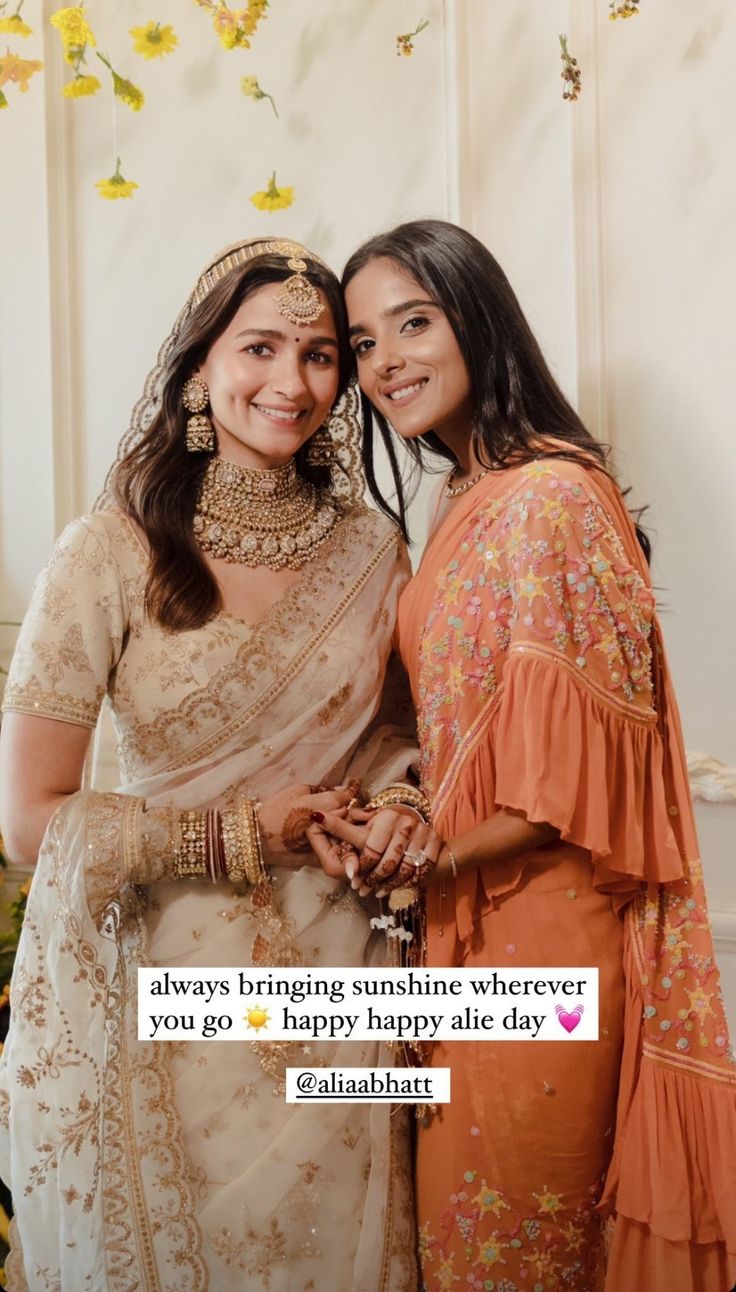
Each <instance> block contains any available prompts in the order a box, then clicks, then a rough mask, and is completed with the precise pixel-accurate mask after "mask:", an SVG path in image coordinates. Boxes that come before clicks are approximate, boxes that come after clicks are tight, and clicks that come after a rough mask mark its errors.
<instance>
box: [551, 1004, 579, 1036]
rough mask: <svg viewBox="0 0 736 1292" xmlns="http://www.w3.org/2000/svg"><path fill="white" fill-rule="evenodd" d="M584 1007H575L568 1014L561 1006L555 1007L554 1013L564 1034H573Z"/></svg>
mask: <svg viewBox="0 0 736 1292" xmlns="http://www.w3.org/2000/svg"><path fill="white" fill-rule="evenodd" d="M583 1009H584V1006H582V1005H576V1006H575V1008H574V1009H573V1010H572V1011H571V1012H570V1013H569V1014H568V1012H567V1010H566V1009H565V1008H564V1006H563V1005H555V1013H556V1014H557V1017H558V1019H559V1021H560V1022H561V1023H562V1026H563V1027H564V1029H565V1031H566V1032H574V1031H575V1028H576V1027H577V1025H578V1023H579V1022H580V1020H581V1018H582V1016H583Z"/></svg>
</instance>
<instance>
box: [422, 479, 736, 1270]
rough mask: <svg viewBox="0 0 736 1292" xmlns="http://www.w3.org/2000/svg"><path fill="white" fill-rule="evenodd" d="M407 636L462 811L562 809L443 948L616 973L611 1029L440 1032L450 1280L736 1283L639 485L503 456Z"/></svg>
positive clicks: (695, 912) (688, 831)
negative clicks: (496, 1036) (628, 497)
mask: <svg viewBox="0 0 736 1292" xmlns="http://www.w3.org/2000/svg"><path fill="white" fill-rule="evenodd" d="M399 642H400V649H401V654H402V656H403V658H404V662H405V664H406V666H407V669H408V671H409V674H410V678H411V682H412V689H413V693H414V699H415V703H416V707H417V712H418V716H419V731H420V740H421V745H422V778H423V783H424V787H425V789H426V790H427V793H428V794H429V797H430V800H431V801H432V804H433V812H434V820H435V823H436V827H437V829H438V831H439V833H440V834H441V835H442V836H443V837H448V838H449V837H451V836H453V835H457V834H461V833H462V832H463V831H465V830H468V829H470V828H471V827H473V826H474V825H476V824H477V823H478V822H480V821H483V820H485V819H487V818H488V817H490V816H492V815H493V813H494V812H495V811H496V810H498V808H500V807H506V808H509V809H512V810H517V811H520V812H522V813H523V814H524V815H525V816H526V817H527V818H528V819H529V820H530V821H546V822H549V823H551V824H552V825H554V826H555V827H556V828H557V829H558V830H559V831H560V842H559V844H556V845H554V846H552V847H546V848H543V849H539V850H537V851H535V852H531V853H528V854H525V855H522V856H519V857H516V858H513V859H512V860H510V861H506V862H503V863H498V864H494V863H490V862H489V863H488V864H487V865H486V866H483V867H480V868H479V869H475V870H472V871H469V872H466V873H464V874H461V876H460V878H459V880H458V882H457V884H456V885H452V884H450V885H448V886H447V888H446V894H445V896H444V898H443V897H442V896H441V892H440V890H439V888H438V887H437V886H435V887H434V888H433V889H432V890H430V894H429V898H428V962H429V964H430V965H442V964H444V965H449V964H458V965H459V964H463V965H468V966H472V965H480V964H486V965H504V966H513V965H519V966H522V965H544V966H556V965H559V966H564V965H571V966H573V965H581V966H584V965H597V966H598V968H599V973H600V998H599V1008H600V1039H599V1040H598V1041H597V1042H581V1043H579V1044H578V1045H574V1044H570V1043H568V1042H560V1043H557V1042H540V1043H538V1044H529V1043H527V1044H524V1043H518V1042H505V1043H503V1044H494V1043H493V1042H479V1043H470V1042H456V1043H452V1044H450V1045H449V1046H448V1045H443V1044H437V1045H436V1046H435V1047H434V1053H433V1056H432V1060H431V1061H432V1063H433V1064H435V1065H437V1066H451V1067H452V1070H453V1101H452V1104H451V1105H449V1106H447V1107H445V1108H444V1109H443V1110H441V1112H440V1113H438V1114H437V1115H436V1116H435V1117H434V1118H433V1119H432V1121H431V1123H430V1125H429V1127H428V1128H426V1129H423V1130H422V1131H421V1132H420V1135H419V1148H418V1167H417V1174H418V1179H417V1196H418V1210H419V1223H420V1227H421V1233H422V1264H423V1271H424V1279H425V1286H426V1288H427V1289H428V1292H435V1290H436V1289H453V1288H457V1289H458V1290H459V1289H460V1288H462V1289H465V1288H466V1287H469V1288H476V1289H489V1290H490V1289H492V1290H493V1292H522V1290H528V1292H547V1289H553V1290H558V1292H560V1290H562V1289H571V1290H572V1292H600V1290H601V1289H603V1288H604V1287H605V1290H606V1292H624V1290H626V1292H629V1290H631V1292H665V1289H666V1290H667V1292H728V1289H730V1288H731V1286H732V1284H733V1283H734V1282H735V1281H736V1067H734V1063H733V1056H732V1054H731V1052H730V1050H729V1046H728V1037H727V1031H726V1024H725V1017H724V1011H723V1004H722V999H721V996H720V991H719V987H718V971H717V968H716V966H715V962H714V959H713V947H712V940H711V936H710V929H709V925H708V917H707V911H706V907H705V897H704V893H703V887H702V874H701V871H700V866H699V862H698V861H697V843H696V837H695V830H694V825H693V819H692V806H691V803H690V798H689V790H688V784H687V773H686V768H685V761H684V752H683V746H682V736H681V732H680V726H679V719H678V715H677V709H676V705H675V700H674V696H673V694H672V690H671V686H670V683H669V678H668V673H667V665H666V660H665V657H664V653H663V650H662V646H661V640H660V635H659V628H658V624H657V620H656V615H655V607H654V597H653V594H652V590H651V584H650V581H649V574H648V570H647V567H646V563H645V561H644V559H643V556H642V553H641V550H640V548H639V546H638V543H637V540H636V535H635V532H634V529H633V526H632V523H631V519H630V517H629V514H628V512H627V510H626V507H625V505H624V503H623V500H622V498H621V495H620V493H619V491H618V490H617V489H616V487H615V485H614V484H613V483H612V482H611V481H610V480H609V478H608V477H607V476H606V475H605V474H604V473H603V472H601V471H600V470H597V469H593V468H586V467H585V466H584V465H583V464H582V463H573V462H569V461H566V460H562V459H558V458H554V457H545V458H541V459H540V460H538V461H535V462H532V463H527V464H526V465H523V466H517V467H513V468H507V469H506V470H503V471H498V472H492V473H490V474H488V475H487V476H485V477H484V478H483V480H482V481H481V482H480V483H479V484H478V485H477V486H475V488H474V489H472V490H471V491H469V492H468V494H467V495H466V496H465V497H464V498H463V499H462V500H461V502H460V503H459V504H457V505H456V506H455V508H454V509H453V511H452V512H451V513H450V515H449V516H448V517H447V519H446V520H445V521H444V523H443V524H442V525H441V526H440V528H439V530H438V531H437V533H436V534H435V536H434V537H433V539H432V540H431V542H430V544H429V546H428V548H427V551H426V553H425V556H424V560H423V562H422V565H421V568H420V570H419V572H418V574H417V575H416V576H415V578H414V579H413V580H412V582H411V583H410V585H409V587H408V588H407V590H406V591H405V593H404V596H403V598H402V601H401V605H400V612H399ZM606 1216H609V1217H611V1218H612V1219H611V1222H610V1224H609V1225H608V1232H607V1235H606V1238H607V1242H608V1247H609V1250H608V1256H607V1259H606V1256H605V1254H604V1250H603V1247H604V1245H603V1233H602V1227H603V1222H604V1218H605V1217H606Z"/></svg>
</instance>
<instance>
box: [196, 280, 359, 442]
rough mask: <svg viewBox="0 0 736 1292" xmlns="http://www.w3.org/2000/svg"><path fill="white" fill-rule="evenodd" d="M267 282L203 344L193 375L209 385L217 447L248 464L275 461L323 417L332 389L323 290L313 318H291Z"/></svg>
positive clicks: (333, 335)
mask: <svg viewBox="0 0 736 1292" xmlns="http://www.w3.org/2000/svg"><path fill="white" fill-rule="evenodd" d="M279 288H280V283H267V284H266V286H264V287H260V288H259V289H258V291H255V292H253V295H252V296H249V297H248V299H247V300H245V301H244V302H243V304H242V305H241V306H240V308H239V309H238V311H237V313H236V314H235V316H234V318H233V319H232V321H231V322H230V324H229V325H228V327H226V328H225V331H224V332H223V333H222V334H221V335H220V336H219V337H218V338H217V340H216V341H215V342H214V343H213V345H212V346H211V347H210V349H209V351H208V353H207V358H206V359H205V361H204V363H203V364H202V366H201V367H200V369H199V376H200V377H202V379H203V381H205V382H206V383H207V387H208V389H209V392H210V407H211V409H212V420H213V422H214V425H215V429H216V431H217V451H218V453H219V454H220V456H221V457H224V458H228V459H229V460H230V461H231V462H239V463H241V464H242V465H243V466H248V467H261V468H263V467H275V466H280V465H282V464H283V463H285V462H288V461H289V459H290V458H293V456H294V454H295V453H296V451H297V449H299V448H301V446H302V444H304V443H305V441H306V440H308V439H309V438H310V436H311V435H313V434H314V432H315V431H316V430H317V429H318V428H319V427H320V426H321V425H322V423H323V422H324V421H325V418H326V417H327V416H328V414H329V412H330V408H331V407H332V404H333V403H334V401H335V398H336V396H337V388H338V381H339V371H338V346H337V332H336V330H335V324H334V320H333V318H332V312H331V310H330V307H329V305H328V304H327V301H326V300H325V298H324V296H322V293H320V296H321V298H322V304H323V310H322V313H321V314H320V316H319V318H318V319H317V320H316V321H315V322H314V323H312V324H306V325H304V324H301V323H300V324H294V323H290V322H289V321H288V320H287V319H285V318H284V316H283V314H282V313H281V311H280V310H279V308H278V306H277V304H276V296H277V294H278V291H279Z"/></svg>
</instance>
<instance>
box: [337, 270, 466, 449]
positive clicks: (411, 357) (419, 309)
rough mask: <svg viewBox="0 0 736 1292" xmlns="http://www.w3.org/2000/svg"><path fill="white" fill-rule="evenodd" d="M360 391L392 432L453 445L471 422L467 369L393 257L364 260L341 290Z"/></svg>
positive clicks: (449, 333)
mask: <svg viewBox="0 0 736 1292" xmlns="http://www.w3.org/2000/svg"><path fill="white" fill-rule="evenodd" d="M345 300H346V302H347V308H348V315H349V319H350V344H351V346H352V348H353V352H354V354H355V356H356V360H357V364H358V380H359V381H360V387H361V390H362V391H363V393H364V394H365V395H366V396H367V397H368V399H369V400H370V401H371V403H372V404H373V406H374V407H375V408H376V409H377V410H378V412H379V413H382V414H383V416H384V417H385V418H386V419H387V420H388V421H389V422H390V423H391V425H392V426H393V428H394V430H395V431H396V433H397V435H401V436H402V438H404V439H413V438H414V437H415V436H417V435H426V434H427V432H428V431H434V432H435V433H436V434H437V435H438V436H439V437H440V439H442V440H443V441H444V442H445V443H447V444H448V446H449V447H454V446H455V445H456V444H457V441H458V437H462V438H463V439H467V438H468V437H469V436H470V432H471V426H472V400H471V391H470V377H469V375H468V370H467V368H466V366H465V360H464V359H463V356H462V352H461V350H460V347H459V345H458V342H457V338H456V336H455V333H454V332H453V330H452V327H451V326H450V322H449V320H448V318H447V315H446V314H445V313H444V312H443V311H442V310H441V309H440V307H439V305H436V304H435V303H434V301H433V300H432V299H431V297H430V296H429V295H428V293H427V292H426V291H425V289H424V288H423V287H422V286H421V285H420V284H419V283H418V282H416V280H415V279H414V278H412V277H411V275H409V274H408V273H407V272H406V271H405V270H404V269H402V268H401V267H400V266H399V265H398V264H397V263H396V262H395V261H394V260H388V259H386V258H385V257H380V258H378V259H376V260H371V261H369V263H368V264H367V265H365V267H364V268H363V269H361V270H359V271H358V273H357V274H356V275H355V277H354V278H351V280H350V282H349V283H348V286H347V288H346V290H345Z"/></svg>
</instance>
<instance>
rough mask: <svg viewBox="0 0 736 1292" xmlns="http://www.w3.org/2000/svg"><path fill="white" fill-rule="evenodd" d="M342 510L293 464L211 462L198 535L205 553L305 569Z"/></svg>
mask: <svg viewBox="0 0 736 1292" xmlns="http://www.w3.org/2000/svg"><path fill="white" fill-rule="evenodd" d="M338 515H339V511H338V508H337V506H336V505H335V504H334V503H333V502H332V501H331V500H330V499H329V497H328V496H326V495H325V492H324V490H322V489H319V488H318V486H317V485H313V484H309V482H308V481H306V480H302V478H301V476H300V475H299V474H298V472H297V469H296V467H295V465H294V463H293V462H287V463H286V465H285V466H282V467H274V468H273V469H270V470H257V469H255V468H253V467H243V466H240V465H239V464H238V463H236V462H224V461H223V460H222V458H217V457H215V458H212V459H211V460H210V462H209V463H208V464H207V470H206V472H205V475H204V479H203V481H202V487H201V490H200V494H199V500H198V502H197V509H196V512H195V515H194V533H195V535H196V538H197V542H198V544H199V546H200V548H201V549H202V551H203V552H207V553H209V555H210V556H217V557H220V558H221V559H222V560H225V561H238V562H239V563H240V564H241V565H265V566H268V568H269V569H271V570H281V569H284V568H285V567H286V568H287V569H289V570H300V569H301V567H302V566H303V565H305V564H306V562H307V561H308V560H310V559H311V557H312V556H313V555H314V553H315V552H316V551H317V549H318V548H319V547H320V545H321V544H322V543H323V542H324V541H325V539H326V538H327V536H328V534H330V533H331V532H332V529H333V528H334V525H335V522H336V520H337V518H338Z"/></svg>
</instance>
